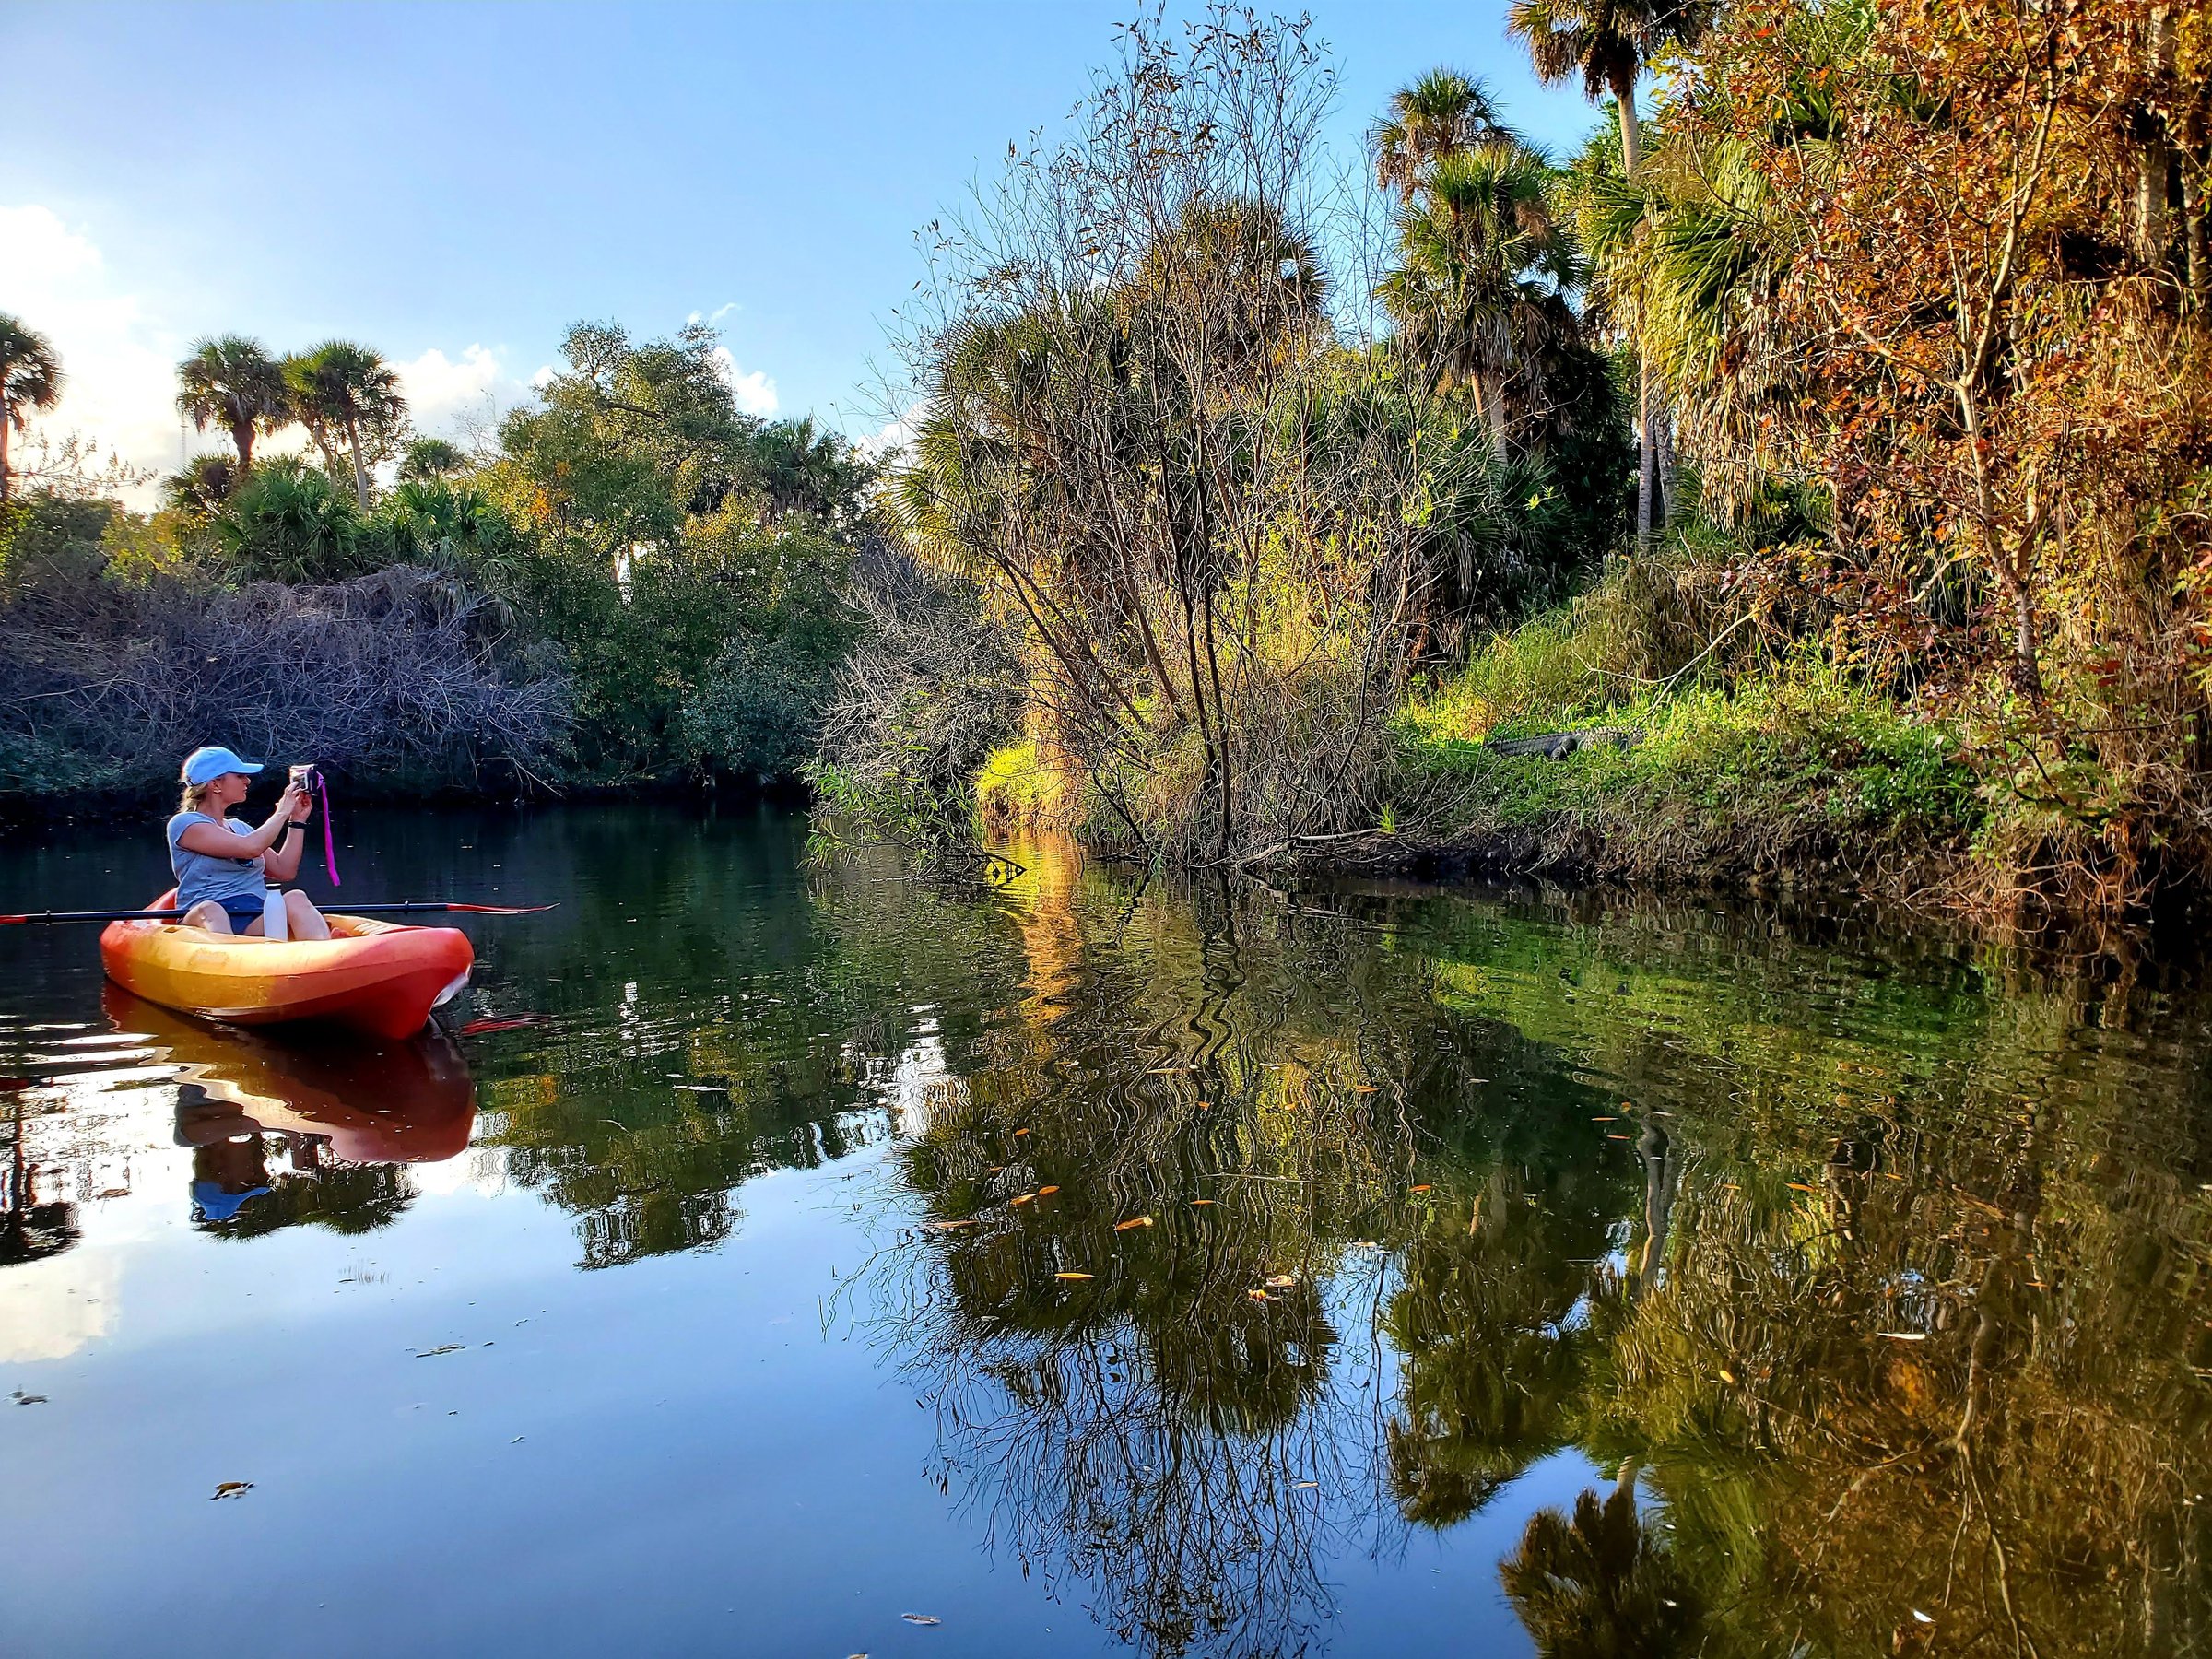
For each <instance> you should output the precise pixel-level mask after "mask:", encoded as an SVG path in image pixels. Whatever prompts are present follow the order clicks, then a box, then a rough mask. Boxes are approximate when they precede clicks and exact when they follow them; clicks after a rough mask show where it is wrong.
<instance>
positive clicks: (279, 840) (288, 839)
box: [169, 746, 330, 939]
mask: <svg viewBox="0 0 2212 1659" xmlns="http://www.w3.org/2000/svg"><path fill="white" fill-rule="evenodd" d="M260 770H261V762H259V761H258V760H241V759H239V757H238V756H237V755H236V754H234V753H232V752H231V751H230V750H229V749H227V748H223V747H219V746H217V747H208V748H196V749H194V750H193V751H192V753H191V754H189V755H187V756H185V757H184V771H183V782H184V798H183V800H182V802H180V803H179V804H178V809H177V815H176V817H174V818H171V819H170V820H169V867H170V869H171V871H173V872H174V873H175V875H176V877H177V906H178V908H179V909H180V910H182V911H184V912H186V914H185V917H184V925H185V926H187V927H204V928H206V930H207V931H208V932H210V933H220V934H253V935H259V934H260V932H261V906H262V900H263V898H264V897H265V894H266V892H267V890H268V884H269V883H270V882H272V881H278V882H282V881H289V880H291V878H292V877H295V876H297V875H298V874H299V873H300V853H302V852H303V851H305V849H306V847H307V834H306V831H305V829H304V828H303V826H305V824H306V823H307V819H308V816H309V814H311V813H312V811H313V810H314V802H313V801H312V799H311V798H310V797H309V795H308V793H307V791H305V790H304V789H302V788H300V786H299V785H298V784H297V783H288V784H287V785H286V786H285V791H284V794H283V795H282V796H280V797H279V798H278V800H277V810H276V811H275V812H273V813H271V814H270V815H269V818H268V821H267V822H266V823H265V824H263V825H261V826H260V827H259V828H258V829H256V828H253V827H252V826H250V825H247V824H242V823H240V822H238V821H237V820H236V819H234V818H230V817H229V811H230V808H231V807H233V806H238V805H239V804H240V803H241V802H242V801H244V799H245V798H246V791H247V790H248V789H249V788H250V787H251V786H252V782H253V774H254V773H255V772H257V771H260ZM284 907H285V931H286V933H287V934H288V935H289V936H290V937H292V938H295V939H327V938H329V937H330V924H329V923H327V922H325V921H324V919H323V912H321V911H319V910H317V909H316V908H315V907H314V904H313V902H312V900H309V898H308V896H307V895H306V894H305V893H302V892H300V891H298V890H297V889H295V890H293V891H291V892H288V893H287V894H285V896H284Z"/></svg>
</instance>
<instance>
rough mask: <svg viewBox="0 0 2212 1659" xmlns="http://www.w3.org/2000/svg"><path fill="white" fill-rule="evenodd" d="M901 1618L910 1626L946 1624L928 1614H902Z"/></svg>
mask: <svg viewBox="0 0 2212 1659" xmlns="http://www.w3.org/2000/svg"><path fill="white" fill-rule="evenodd" d="M899 1617H900V1618H903V1619H905V1620H906V1622H907V1623H908V1624H918V1625H941V1624H943V1623H944V1622H945V1621H944V1620H943V1619H941V1618H935V1617H933V1616H932V1615H930V1614H927V1613H901V1614H900V1615H899Z"/></svg>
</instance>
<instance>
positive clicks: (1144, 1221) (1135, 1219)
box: [1113, 1216, 1152, 1232]
mask: <svg viewBox="0 0 2212 1659" xmlns="http://www.w3.org/2000/svg"><path fill="white" fill-rule="evenodd" d="M1151 1225H1152V1218H1151V1217H1149V1216H1132V1217H1130V1218H1129V1219H1128V1220H1126V1221H1116V1222H1115V1223H1114V1224H1113V1230H1114V1231H1115V1232H1127V1231H1128V1230H1130V1229H1131V1228H1133V1227H1149V1226H1151Z"/></svg>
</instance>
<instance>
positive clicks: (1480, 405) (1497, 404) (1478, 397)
mask: <svg viewBox="0 0 2212 1659" xmlns="http://www.w3.org/2000/svg"><path fill="white" fill-rule="evenodd" d="M1472 383H1473V385H1474V388H1475V406H1476V408H1477V410H1479V411H1480V412H1481V415H1482V418H1483V419H1484V420H1485V421H1487V422H1488V424H1489V429H1490V442H1491V443H1492V444H1493V445H1494V446H1496V448H1497V451H1498V458H1499V459H1500V461H1502V460H1504V459H1505V394H1504V393H1502V392H1501V391H1500V389H1499V388H1498V387H1496V386H1494V385H1492V384H1491V383H1490V379H1489V376H1488V375H1487V374H1481V373H1477V374H1476V375H1475V376H1474V377H1473V381H1472Z"/></svg>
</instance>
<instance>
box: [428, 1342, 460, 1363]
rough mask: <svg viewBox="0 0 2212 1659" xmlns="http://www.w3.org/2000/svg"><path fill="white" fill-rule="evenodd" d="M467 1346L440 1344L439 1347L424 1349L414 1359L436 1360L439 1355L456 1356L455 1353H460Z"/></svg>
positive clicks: (449, 1343)
mask: <svg viewBox="0 0 2212 1659" xmlns="http://www.w3.org/2000/svg"><path fill="white" fill-rule="evenodd" d="M467 1346H468V1344H466V1343H465V1342H448V1343H443V1344H441V1345H440V1346H439V1347H434V1348H425V1349H423V1350H422V1352H421V1353H419V1354H418V1355H416V1356H415V1358H416V1359H436V1358H437V1357H438V1356H439V1355H440V1354H457V1353H459V1352H460V1351H461V1350H462V1349H463V1348H465V1347H467Z"/></svg>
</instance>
